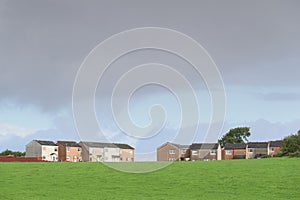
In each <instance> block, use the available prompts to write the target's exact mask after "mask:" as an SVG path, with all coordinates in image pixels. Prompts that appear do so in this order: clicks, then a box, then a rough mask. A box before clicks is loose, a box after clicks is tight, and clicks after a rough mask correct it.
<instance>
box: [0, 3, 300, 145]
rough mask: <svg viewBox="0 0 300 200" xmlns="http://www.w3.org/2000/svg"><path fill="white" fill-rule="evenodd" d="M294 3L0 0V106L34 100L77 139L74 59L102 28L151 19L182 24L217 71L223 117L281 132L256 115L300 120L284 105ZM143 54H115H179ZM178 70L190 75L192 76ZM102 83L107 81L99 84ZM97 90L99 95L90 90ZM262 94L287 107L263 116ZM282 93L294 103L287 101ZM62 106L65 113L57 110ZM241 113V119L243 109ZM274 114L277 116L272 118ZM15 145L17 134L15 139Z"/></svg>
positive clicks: (298, 30)
mask: <svg viewBox="0 0 300 200" xmlns="http://www.w3.org/2000/svg"><path fill="white" fill-rule="evenodd" d="M299 8H300V1H297V0H294V1H293V0H287V1H278V0H277V1H276V0H265V1H259V0H256V1H173V0H172V1H116V0H114V1H73V0H72V1H71V0H68V1H67V0H63V1H39V0H27V1H9V0H0V108H1V109H2V110H5V109H7V108H8V107H7V104H9V105H13V106H14V107H27V106H34V107H37V108H38V109H39V113H40V114H41V115H43V116H44V115H45V118H47V119H48V120H50V121H52V123H53V127H49V130H52V129H56V130H57V132H60V133H61V134H62V135H61V138H71V137H72V135H73V136H74V138H75V139H78V138H76V136H75V135H74V134H75V128H74V124H73V121H72V117H71V101H72V87H73V83H74V80H75V77H76V73H77V70H78V69H79V66H80V64H81V63H82V62H83V59H84V58H85V57H86V56H87V54H88V53H89V52H90V51H91V50H92V49H93V48H94V47H95V46H96V45H97V44H99V43H100V42H101V41H103V40H105V39H106V38H108V37H110V36H111V35H112V34H116V33H118V32H120V31H124V30H127V29H131V28H137V27H146V26H157V27H165V28H170V29H175V30H177V31H180V32H183V33H185V34H187V35H189V36H191V37H192V38H194V39H195V40H197V41H198V42H199V43H200V44H202V45H203V46H204V47H205V48H206V50H207V51H208V52H209V54H210V55H211V57H212V58H213V59H214V61H215V62H216V64H217V66H218V67H219V70H220V72H221V74H222V76H223V79H224V83H225V87H226V92H227V96H228V102H227V104H228V109H227V116H228V117H229V118H228V119H227V122H228V123H229V124H237V123H240V122H243V121H245V120H246V121H248V122H251V121H253V123H252V122H251V123H250V124H251V125H253V126H255V127H259V128H257V129H255V131H257V132H263V130H264V128H265V127H264V126H263V125H261V124H265V126H266V127H271V126H272V127H277V128H274V130H270V131H269V132H273V133H274V132H276V131H277V132H284V133H282V134H281V135H284V134H287V133H286V132H288V131H291V130H290V129H288V128H280V127H282V126H283V125H282V126H281V125H280V122H278V123H279V124H273V123H275V122H266V123H262V122H261V121H256V120H259V119H261V118H266V119H264V120H269V121H272V120H275V119H276V120H281V119H282V120H283V121H285V122H284V123H287V121H290V122H291V123H292V122H293V121H295V120H298V119H300V115H299V114H295V113H294V114H293V115H291V116H288V112H290V113H291V112H292V111H294V112H298V111H299V107H300V106H298V105H299V100H300V98H299V97H300V91H299V86H300V79H299V74H300V57H299V53H300V37H299V35H300V26H299V22H300V12H299ZM146 54H147V52H145V53H144V54H143V53H141V54H138V53H137V55H140V56H139V57H137V58H134V54H133V56H128V58H127V60H126V58H125V60H124V61H123V62H120V63H122V64H124V63H127V64H128V63H139V62H140V61H148V60H151V59H148V58H147V56H149V55H150V57H151V56H152V57H153V58H158V59H159V60H161V61H162V62H167V63H170V64H172V62H173V64H174V65H175V63H177V64H178V63H179V62H177V61H176V62H175V61H174V60H173V59H172V56H165V55H163V56H161V57H159V56H157V52H156V53H155V52H152V53H151V52H150V53H149V52H148V54H147V55H146ZM153 58H152V59H153ZM182 66H184V64H182ZM115 67H120V65H119V66H118V65H116V66H115ZM179 68H180V67H179ZM120 69H121V68H120ZM120 72H121V71H120ZM188 76H189V77H190V79H191V80H192V81H193V83H197V80H196V79H197V77H195V76H194V75H192V74H190V75H188ZM111 77H112V75H111ZM108 79H110V77H109V78H108ZM194 79H195V80H194ZM111 81H112V82H113V81H114V78H113V77H112V78H111ZM112 82H111V83H112ZM199 84H202V85H203V83H199ZM194 85H195V84H194ZM111 87H112V85H110V84H107V88H106V89H107V90H110V89H111ZM199 88H200V89H203V88H204V87H200V86H199ZM101 94H103V93H101ZM104 94H107V93H104ZM98 98H106V97H105V96H103V95H99V96H98ZM264 101H268V102H275V103H274V105H278V104H276V102H278V101H280V102H283V104H280V108H279V107H278V108H276V109H284V110H286V112H287V113H283V112H282V111H281V110H278V111H277V113H278V115H276V118H272V117H273V116H274V113H272V109H271V108H270V109H269V110H268V109H267V108H266V110H264V107H263V106H262V105H264V103H263V102H264ZM291 101H292V102H294V103H292V104H290V105H288V102H291ZM237 102H238V103H237ZM252 103H253V104H252ZM238 105H241V106H244V107H243V109H245V112H244V113H246V114H242V113H241V112H240V111H237V110H235V109H237V108H236V107H238ZM271 105H272V106H273V104H271ZM1 109H0V110H1ZM253 109H257V110H258V114H257V115H254V114H251V112H253ZM239 110H241V109H240V108H239ZM262 110H263V111H264V113H262ZM64 112H65V113H67V114H66V115H61V113H64ZM104 112H106V111H104ZM247 113H249V116H250V115H251V118H250V117H249V118H247V116H246V115H247ZM280 113H283V115H282V116H284V118H280V117H282V116H281V115H280ZM298 113H299V112H298ZM62 116H63V117H62ZM268 116H270V118H268ZM16 118H17V116H16ZM0 119H1V118H0ZM29 120H30V119H29ZM235 121H238V122H235ZM5 124H7V123H6V122H5V121H4V120H3V121H0V131H2V132H0V137H4V136H6V135H7V134H6V133H7V132H5V131H3V130H4V129H7V130H16V131H10V132H18V133H15V136H21V137H23V136H25V135H29V134H32V131H33V130H35V128H34V127H31V128H30V129H29V130H27V129H26V130H25V129H22V127H19V125H16V124H9V125H5ZM291 126H293V127H294V125H291ZM1 127H4V128H1ZM7 127H8V128H7ZM299 128H300V127H299ZM66 132H68V133H66ZM64 134H65V135H64ZM37 137H38V136H37ZM278 137H280V136H279V135H278ZM278 137H277V135H276V138H278ZM259 138H263V137H257V139H259ZM0 141H1V140H0ZM22 142H24V141H22ZM22 145H23V144H22ZM22 145H21V142H20V145H19V146H22ZM1 147H2V145H1Z"/></svg>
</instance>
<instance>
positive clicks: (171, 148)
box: [157, 142, 190, 161]
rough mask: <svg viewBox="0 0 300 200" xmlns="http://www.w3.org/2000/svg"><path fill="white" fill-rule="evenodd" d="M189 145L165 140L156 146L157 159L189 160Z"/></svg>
mask: <svg viewBox="0 0 300 200" xmlns="http://www.w3.org/2000/svg"><path fill="white" fill-rule="evenodd" d="M189 147H190V145H180V144H174V143H170V142H167V143H165V144H163V145H161V146H160V147H158V148H157V161H176V160H189V158H190V149H189Z"/></svg>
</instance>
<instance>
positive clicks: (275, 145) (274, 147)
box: [269, 140, 283, 156]
mask: <svg viewBox="0 0 300 200" xmlns="http://www.w3.org/2000/svg"><path fill="white" fill-rule="evenodd" d="M282 143H283V141H282V140H276V141H270V144H269V155H270V156H274V155H276V154H278V153H280V152H281V146H282Z"/></svg>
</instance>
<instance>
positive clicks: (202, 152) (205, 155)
mask: <svg viewBox="0 0 300 200" xmlns="http://www.w3.org/2000/svg"><path fill="white" fill-rule="evenodd" d="M193 151H197V152H198V154H197V155H193V153H192V152H193ZM217 153H218V151H217V149H216V154H215V155H211V154H210V150H209V149H198V150H197V149H196V150H195V149H194V150H191V160H217V159H218V157H217Z"/></svg>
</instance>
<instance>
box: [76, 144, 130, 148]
mask: <svg viewBox="0 0 300 200" xmlns="http://www.w3.org/2000/svg"><path fill="white" fill-rule="evenodd" d="M80 144H82V145H85V146H88V147H95V148H120V149H134V148H133V147H132V146H129V145H128V144H117V143H105V142H80Z"/></svg>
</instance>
